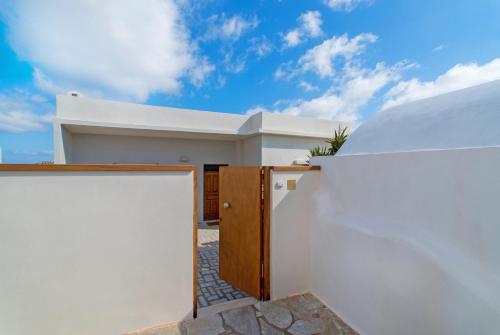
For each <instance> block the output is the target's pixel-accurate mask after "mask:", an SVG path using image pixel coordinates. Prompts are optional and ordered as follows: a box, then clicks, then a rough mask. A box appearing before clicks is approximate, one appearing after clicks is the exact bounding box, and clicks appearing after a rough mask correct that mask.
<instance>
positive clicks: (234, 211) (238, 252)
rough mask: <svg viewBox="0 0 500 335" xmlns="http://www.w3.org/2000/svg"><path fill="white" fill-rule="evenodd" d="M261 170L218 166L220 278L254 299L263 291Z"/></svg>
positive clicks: (263, 252) (264, 295)
mask: <svg viewBox="0 0 500 335" xmlns="http://www.w3.org/2000/svg"><path fill="white" fill-rule="evenodd" d="M263 172H264V169H262V168H260V167H221V169H220V173H219V185H220V186H219V199H220V201H219V216H220V223H219V224H220V237H219V238H220V240H219V248H220V249H219V270H220V277H221V278H222V279H223V280H225V281H227V282H228V283H230V284H232V285H233V286H235V287H237V288H239V289H241V290H243V291H245V292H246V293H247V294H249V295H251V296H254V297H256V298H257V299H263V298H266V296H267V294H266V293H265V292H264V275H265V274H264V267H265V265H264V258H265V257H264V256H265V255H264V254H265V253H266V252H265V250H266V248H265V247H264V241H265V240H266V236H265V232H264V229H263V227H264V220H263V218H264V208H265V206H264V205H263V204H264V201H263V199H264V189H265V187H264V179H265V178H264V174H263Z"/></svg>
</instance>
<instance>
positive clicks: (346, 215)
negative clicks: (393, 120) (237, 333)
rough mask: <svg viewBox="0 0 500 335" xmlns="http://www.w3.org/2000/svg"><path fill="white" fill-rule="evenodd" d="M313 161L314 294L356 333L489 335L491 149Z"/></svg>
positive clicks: (495, 277)
mask: <svg viewBox="0 0 500 335" xmlns="http://www.w3.org/2000/svg"><path fill="white" fill-rule="evenodd" d="M313 163H314V164H319V165H321V168H322V171H321V178H320V181H319V184H320V187H319V192H317V194H316V196H315V197H316V211H315V213H316V216H315V218H313V224H312V231H311V250H312V253H311V274H312V279H311V286H312V292H313V293H314V294H316V295H317V296H318V297H320V298H321V299H322V300H323V301H324V302H325V303H326V304H327V305H329V306H330V307H331V308H332V309H333V310H334V311H335V312H336V313H338V314H339V315H340V316H341V317H342V318H343V319H345V320H346V321H347V322H348V323H349V324H350V325H352V326H353V327H354V328H355V329H357V330H358V331H359V332H360V333H361V334H370V335H399V334H407V335H412V334H415V335H417V334H418V335H420V334H450V335H451V334H453V335H460V334H463V335H467V334H491V335H493V334H498V330H499V329H500V295H499V294H498V292H500V225H499V224H498V223H499V222H500V221H499V217H500V209H499V206H498V204H499V202H498V194H499V192H500V148H499V147H493V148H482V149H456V150H436V151H421V152H402V153H391V154H372V155H353V156H350V155H347V156H336V157H333V158H315V159H314V160H313Z"/></svg>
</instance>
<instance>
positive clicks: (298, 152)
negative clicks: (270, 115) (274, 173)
mask: <svg viewBox="0 0 500 335" xmlns="http://www.w3.org/2000/svg"><path fill="white" fill-rule="evenodd" d="M325 140H326V139H318V138H308V137H294V136H285V135H283V136H278V135H262V165H266V166H273V165H275V166H278V165H285V166H286V165H292V164H293V161H294V160H296V159H302V160H306V159H307V158H308V155H309V150H310V149H312V148H314V147H315V146H318V145H319V146H327V144H326V143H325Z"/></svg>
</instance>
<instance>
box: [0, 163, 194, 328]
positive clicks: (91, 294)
mask: <svg viewBox="0 0 500 335" xmlns="http://www.w3.org/2000/svg"><path fill="white" fill-rule="evenodd" d="M0 203H1V204H2V205H1V210H0V268H1V269H2V274H1V275H0V334H41V335H49V334H50V335H68V334H72V335H88V334H93V335H109V334H122V333H124V332H126V331H131V330H134V329H139V328H143V327H148V326H152V325H155V324H160V323H166V322H171V321H177V320H181V319H184V318H189V317H191V315H192V303H193V175H192V172H0Z"/></svg>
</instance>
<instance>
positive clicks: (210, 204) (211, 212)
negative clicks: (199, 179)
mask: <svg viewBox="0 0 500 335" xmlns="http://www.w3.org/2000/svg"><path fill="white" fill-rule="evenodd" d="M203 219H204V220H218V219H219V171H204V174H203Z"/></svg>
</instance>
